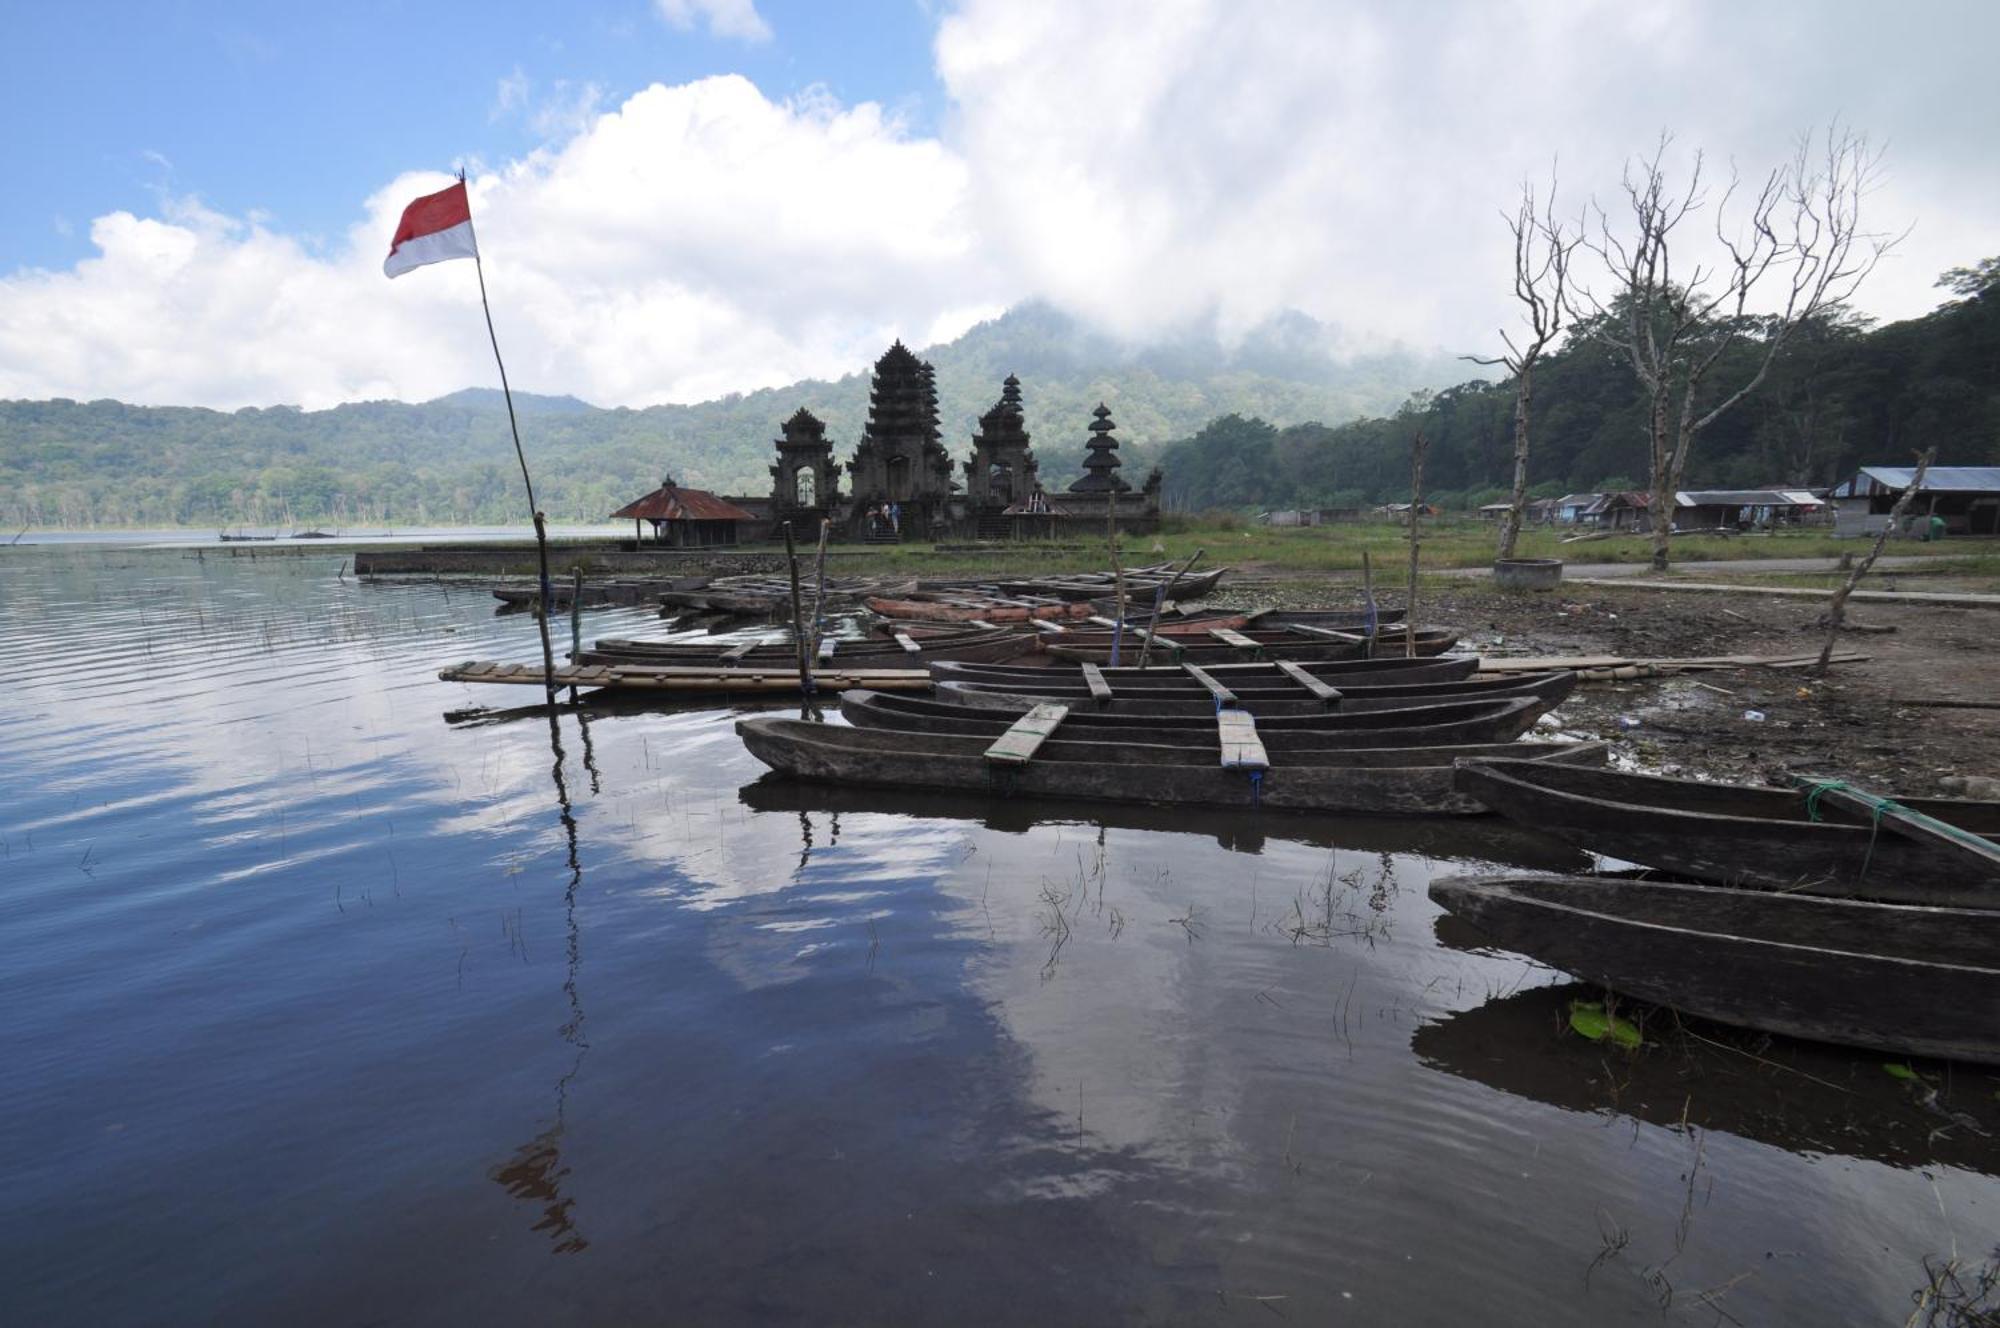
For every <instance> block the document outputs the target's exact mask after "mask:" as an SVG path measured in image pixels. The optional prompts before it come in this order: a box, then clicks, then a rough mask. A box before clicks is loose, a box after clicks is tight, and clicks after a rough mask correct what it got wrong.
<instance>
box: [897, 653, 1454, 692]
mask: <svg viewBox="0 0 2000 1328" xmlns="http://www.w3.org/2000/svg"><path fill="white" fill-rule="evenodd" d="M1201 667H1202V670H1203V671H1204V672H1206V673H1207V674H1208V675H1209V676H1210V677H1212V678H1216V679H1218V680H1219V681H1221V682H1223V683H1225V684H1226V685H1228V686H1229V687H1232V688H1233V687H1235V686H1237V685H1238V684H1239V683H1241V684H1244V685H1246V686H1254V685H1257V684H1260V683H1262V684H1275V683H1280V682H1283V681H1285V679H1286V678H1287V677H1288V676H1289V675H1288V674H1287V673H1286V671H1285V670H1283V669H1280V668H1279V667H1278V665H1277V662H1276V661H1274V660H1265V661H1262V662H1259V663H1227V664H1204V665H1202V666H1201ZM1299 668H1300V669H1301V670H1302V671H1304V672H1306V673H1309V674H1311V675H1312V676H1313V677H1315V678H1319V679H1321V680H1323V681H1325V682H1328V683H1331V684H1332V685H1333V686H1335V687H1347V686H1350V685H1360V684H1363V683H1378V682H1379V683H1386V682H1399V683H1405V682H1409V683H1417V682H1456V681H1458V680H1459V679H1461V678H1469V677H1471V676H1472V675H1473V674H1474V673H1475V672H1477V671H1478V669H1479V661H1478V660H1477V659H1476V658H1474V657H1472V656H1470V655H1460V656H1454V657H1452V658H1449V659H1445V658H1439V657H1436V656H1433V657H1430V658H1425V657H1423V656H1418V657H1417V658H1415V659H1405V658H1403V657H1402V656H1400V655H1398V656H1395V657H1393V658H1390V659H1346V660H1340V659H1334V660H1306V661H1303V662H1300V663H1299ZM1098 672H1099V674H1100V675H1101V676H1102V677H1103V678H1104V681H1105V682H1106V684H1108V685H1109V686H1110V687H1111V689H1112V693H1113V695H1116V696H1124V695H1126V694H1128V692H1129V691H1130V690H1132V689H1135V688H1140V689H1143V688H1152V687H1165V688H1168V689H1177V688H1184V687H1186V686H1187V685H1188V684H1189V682H1191V681H1192V678H1191V675H1190V674H1189V673H1188V671H1187V670H1186V669H1184V668H1182V667H1181V666H1180V665H1178V664H1154V665H1151V666H1150V667H1147V668H1143V669H1141V668H1138V667H1136V666H1126V667H1120V668H1103V669H1099V670H1098ZM931 676H932V677H934V678H936V679H937V680H938V681H939V682H980V683H1011V682H1016V681H1019V680H1021V679H1026V680H1028V681H1030V682H1033V683H1037V684H1062V683H1068V684H1070V685H1072V686H1082V685H1083V684H1084V672H1083V669H1082V667H1081V666H1080V665H1077V664H1045V665H1037V664H961V663H951V662H949V661H947V662H943V663H939V664H934V665H932V666H931Z"/></svg>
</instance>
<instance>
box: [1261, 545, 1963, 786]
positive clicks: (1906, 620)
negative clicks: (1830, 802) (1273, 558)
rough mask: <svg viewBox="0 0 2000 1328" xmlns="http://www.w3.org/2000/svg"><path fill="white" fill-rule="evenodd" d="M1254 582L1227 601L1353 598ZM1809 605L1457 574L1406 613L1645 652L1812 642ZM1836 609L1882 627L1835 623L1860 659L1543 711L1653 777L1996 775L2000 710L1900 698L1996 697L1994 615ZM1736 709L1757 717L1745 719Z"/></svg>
mask: <svg viewBox="0 0 2000 1328" xmlns="http://www.w3.org/2000/svg"><path fill="white" fill-rule="evenodd" d="M1265 577H1266V578H1267V579H1265V580H1264V581H1263V583H1262V584H1260V585H1257V586H1256V587H1255V593H1254V594H1246V592H1245V590H1244V589H1243V588H1240V587H1239V588H1235V589H1234V591H1233V595H1232V597H1233V598H1236V599H1238V600H1239V601H1240V600H1242V599H1245V598H1253V599H1255V601H1256V602H1257V603H1260V604H1263V603H1271V604H1287V605H1304V604H1306V603H1309V602H1310V603H1316V604H1320V605H1330V606H1334V607H1350V606H1351V605H1352V604H1353V602H1354V599H1355V595H1354V592H1353V591H1352V589H1351V588H1350V587H1347V586H1338V587H1330V586H1329V585H1328V583H1327V580H1326V578H1324V577H1313V578H1308V577H1288V576H1284V575H1281V574H1269V573H1267V574H1265ZM1400 598H1401V596H1400V592H1399V593H1398V594H1397V596H1396V599H1397V601H1400ZM1821 613H1822V606H1821V605H1820V604H1819V603H1818V602H1816V601H1810V600H1794V599H1783V598H1777V597H1771V596H1760V595H1756V594H1748V593H1746V594H1742V595H1729V594H1719V593H1718V594H1703V595H1690V594H1676V593H1673V592H1669V591H1646V590H1625V589H1612V588H1609V587H1601V586H1592V587H1589V588H1587V589H1586V588H1584V587H1572V588H1569V589H1567V590H1561V591H1556V592H1554V593H1551V594H1544V595H1503V594H1500V593H1498V592H1495V591H1494V590H1492V589H1491V588H1490V587H1489V586H1487V585H1484V584H1481V583H1478V582H1474V581H1464V582H1434V583H1429V584H1426V585H1425V586H1424V588H1423V589H1422V590H1421V592H1420V600H1419V615H1418V616H1419V617H1420V618H1421V619H1422V620H1423V621H1424V622H1426V623H1434V624H1438V625H1442V626H1449V627H1452V628H1455V629H1456V630H1457V631H1458V632H1459V633H1460V636H1461V639H1462V641H1463V643H1464V644H1465V645H1468V646H1472V647H1474V648H1477V649H1478V650H1480V651H1481V652H1482V653H1488V654H1509V655H1598V654H1605V655H1623V656H1631V657H1639V658H1645V657H1655V656H1658V657H1685V656H1696V655H1742V654H1758V655H1777V654H1796V653H1802V652H1806V651H1817V649H1818V648H1819V646H1820V644H1821V643H1822V642H1823V641H1824V640H1825V637H1826V634H1825V631H1824V629H1823V628H1821V627H1819V626H1818V622H1819V618H1820V615H1821ZM1849 618H1850V620H1851V621H1854V622H1858V623H1862V624H1866V625H1870V626H1879V627H1891V628H1894V629H1895V630H1894V631H1891V632H1882V633H1863V632H1843V633H1842V635H1841V641H1840V648H1841V649H1844V650H1850V651H1855V652H1858V653H1861V654H1864V655H1867V656H1868V659H1867V660H1866V661H1865V662H1863V663H1859V664H1841V665H1835V666H1834V667H1833V668H1832V669H1831V670H1830V671H1829V673H1828V674H1827V676H1826V677H1825V678H1817V677H1814V676H1812V674H1811V672H1810V671H1809V670H1806V671H1801V670H1773V669H1735V670H1725V671H1719V672H1712V673H1699V674H1691V675H1685V676H1682V677H1677V678H1661V679H1652V680H1645V681H1639V682H1631V683H1618V684H1609V685H1595V686H1588V687H1583V688H1579V689H1578V691H1577V693H1576V695H1575V697H1573V698H1572V699H1571V700H1570V701H1569V702H1567V703H1565V704H1564V705H1563V707H1562V708H1561V709H1560V710H1559V711H1558V712H1556V715H1555V719H1556V720H1557V721H1559V722H1560V723H1561V725H1562V727H1563V728H1564V729H1565V730H1567V731H1569V732H1574V733H1580V734H1587V735H1590V736H1594V737H1603V738H1606V739H1608V740H1611V741H1613V742H1615V743H1616V744H1617V747H1618V750H1619V752H1620V754H1621V756H1622V757H1623V758H1625V759H1629V760H1631V761H1633V762H1635V763H1637V764H1640V765H1643V766H1645V767H1648V768H1652V769H1657V770H1661V771H1663V772H1667V773H1675V772H1680V771H1688V772H1694V773H1699V774H1703V775H1709V776H1713V777H1718V778H1728V779H1735V780H1747V781H1753V782H1754V781H1767V782H1771V783H1782V782H1787V781H1788V779H1789V776H1790V775H1791V774H1792V773H1794V772H1810V773H1814V774H1825V775H1834V776H1839V777H1842V778H1847V779H1851V780H1853V781H1854V782H1855V783H1857V784H1861V785H1863V786H1864V787H1878V788H1881V789H1884V790H1890V791H1894V792H1897V793H1902V794H1906V795H1919V794H1927V793H1938V792H1941V791H1943V790H1942V788H1941V786H1940V782H1939V781H1940V780H1943V779H1945V778H1947V777H1950V776H1953V775H1977V776H1987V777H1995V778H2000V710H1939V709H1929V708H1919V707H1915V706H1909V705H1905V704H1899V703H1901V702H1904V701H1907V700H1910V699H1919V700H1923V699H1946V698H1948V699H1954V700H1981V701H2000V667H1996V664H1995V662H1994V656H1993V654H1992V653H1991V652H1992V649H1993V646H1994V642H1995V638H1996V635H2000V612H1996V611H1994V610H1987V609H1971V610H1968V609H1952V608H1943V607H1936V606H1924V605H1902V604H1878V603H1870V604H1865V605H1855V606H1854V607H1853V609H1852V610H1851V612H1850V613H1849ZM1750 711H1754V712H1757V713H1759V714H1761V715H1762V716H1763V718H1762V719H1761V720H1760V719H1750V718H1746V712H1750ZM1621 718H1623V719H1626V720H1629V721H1636V727H1629V728H1628V727H1625V726H1623V725H1621V723H1620V720H1621Z"/></svg>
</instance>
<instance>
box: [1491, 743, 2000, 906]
mask: <svg viewBox="0 0 2000 1328" xmlns="http://www.w3.org/2000/svg"><path fill="white" fill-rule="evenodd" d="M1455 784H1456V786H1457V787H1458V788H1459V789H1460V790H1461V791H1462V792H1465V793H1468V794H1470V795H1472V796H1473V797H1475V798H1478V799H1479V800H1480V801H1481V802H1483V803H1485V804H1486V805H1487V806H1489V807H1491V808H1493V809H1494V810H1495V811H1497V812H1500V813H1501V814H1502V815H1504V816H1509V817H1512V818H1513V819H1515V820H1518V821H1520V822H1522V823H1523V824H1527V825H1533V826H1537V827H1539V828H1541V829H1545V830H1547V831H1549V832H1550V833H1551V834H1556V835H1560V836H1562V837H1563V838H1564V839H1567V840H1569V841H1570V842H1571V843H1573V844H1575V845H1577V846H1578V847H1579V848H1582V849H1585V850H1588V851H1589V852H1592V853H1602V854H1606V855H1608V856H1611V857H1617V858H1623V859H1624V860H1625V861H1627V862H1637V863H1641V864H1643V865H1645V866H1648V867H1657V868H1659V869H1661V870H1663V871H1670V872H1673V873H1674V874H1676V875H1679V876H1691V877H1694V878H1696V879H1698V880H1705V881H1714V882H1716V883H1718V884H1723V885H1755V886H1768V887H1771V888H1774V889H1796V890H1803V891H1807V892H1810V893H1817V894H1862V895H1868V896H1871V897H1875V898H1882V899H1889V900H1893V901H1896V902H1900V903H1911V904H1915V903H1923V904H1949V905H1980V904H1983V905H1985V906H1987V907H1993V906H1995V905H2000V881H1996V880H1995V879H1994V878H1993V877H1992V876H1991V875H1990V874H1986V873H1982V872H1981V871H1980V870H1979V869H1978V865H1977V864H1976V863H1975V862H1973V861H1972V860H1971V859H1970V858H1968V857H1967V856H1966V855H1964V854H1961V853H1957V852H1954V851H1952V850H1951V849H1950V848H1949V847H1947V846H1945V845H1943V844H1939V843H1932V842H1929V841H1927V840H1924V839H1919V838H1914V837H1910V836H1906V835H1902V834H1897V833H1895V832H1894V831H1892V830H1890V829H1888V828H1887V827H1884V828H1883V829H1882V830H1880V831H1879V832H1878V831H1877V830H1876V828H1875V827H1874V826H1872V825H1870V824H1869V823H1868V821H1867V820H1866V819H1865V818H1864V817H1862V816H1858V815H1856V814H1855V813H1853V812H1849V811H1845V810H1843V809H1842V808H1840V807H1838V806H1835V805H1834V804H1833V803H1831V802H1828V803H1824V804H1822V805H1820V806H1819V807H1818V808H1816V809H1815V808H1813V807H1811V806H1809V805H1808V794H1807V791H1806V790H1804V789H1775V788H1751V787H1746V786H1744V785H1741V784H1711V783H1704V782H1701V781H1698V780H1692V779H1667V778H1664V777H1662V776H1659V775H1641V774H1628V773H1625V772H1623V771H1612V770H1558V769H1553V768H1544V767H1541V766H1535V765H1516V764H1515V763H1513V762H1511V761H1492V762H1482V763H1479V764H1476V765H1467V766H1466V767H1464V768H1463V769H1461V770H1460V771H1459V772H1458V775H1457V777H1456V780H1455ZM1901 805H1902V806H1903V807H1905V808H1907V809H1908V810H1910V811H1915V812H1921V813H1923V814H1925V815H1928V816H1932V817H1935V818H1937V819H1938V820H1941V821H1944V822H1947V823H1948V824H1950V825H1954V826H1957V827H1959V828H1961V829H1964V830H1969V831H1971V832H1973V833H1974V834H1977V835H1983V836H1986V837H1988V838H1991V837H1993V836H1995V835H1996V834H2000V803H1991V802H1960V801H1955V800H1950V799H1944V798H1909V799H1904V800H1902V802H1901ZM1815 811H1817V817H1815V814H1814V813H1815Z"/></svg>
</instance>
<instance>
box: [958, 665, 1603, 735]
mask: <svg viewBox="0 0 2000 1328" xmlns="http://www.w3.org/2000/svg"><path fill="white" fill-rule="evenodd" d="M1575 689H1576V675H1575V674H1574V673H1569V672H1560V673H1522V674H1515V675H1514V676H1512V677H1511V678H1504V679H1502V678H1492V679H1486V678H1469V679H1466V680H1465V681H1463V682H1438V683H1385V684H1383V685H1381V686H1375V687H1366V686H1353V685H1345V686H1342V687H1341V688H1340V689H1339V691H1340V699H1339V700H1338V701H1324V700H1320V699H1317V698H1315V697H1313V696H1310V695H1308V694H1307V693H1306V692H1305V691H1304V690H1303V689H1302V688H1300V687H1298V686H1296V685H1292V686H1285V685H1282V684H1269V685H1265V684H1261V683H1260V684H1257V685H1254V686H1253V685H1247V684H1244V683H1241V682H1237V683H1231V684H1230V685H1229V690H1230V693H1231V695H1232V696H1234V698H1235V702H1234V704H1235V705H1236V706H1238V707H1239V708H1241V709H1244V710H1248V711H1249V712H1250V713H1251V714H1253V715H1255V716H1257V721H1258V723H1260V724H1262V723H1265V722H1266V721H1267V720H1272V719H1283V718H1290V717H1297V718H1299V719H1302V720H1310V719H1311V718H1312V717H1314V716H1316V715H1327V714H1334V713H1339V714H1356V713H1359V712H1362V711H1367V710H1389V709H1395V708H1397V707H1400V706H1412V705H1437V704H1440V703H1443V702H1447V701H1496V700H1498V701H1504V700H1512V699H1513V698H1515V697H1522V696H1527V697H1534V698H1536V699H1537V700H1539V701H1540V702H1541V703H1542V709H1543V711H1544V712H1547V711H1549V710H1553V709H1554V708H1555V707H1557V706H1559V705H1561V704H1562V703H1563V702H1564V701H1565V700H1567V699H1568V697H1569V694H1570V693H1571V692H1572V691H1574V690H1575ZM1037 701H1061V702H1063V703H1064V704H1065V705H1067V706H1069V707H1070V718H1071V719H1072V720H1076V721H1079V722H1094V721H1096V720H1099V719H1103V720H1106V721H1115V722H1116V723H1119V724H1136V725H1141V726H1143V725H1145V724H1147V723H1150V722H1153V721H1164V720H1168V719H1174V720H1191V721H1197V722H1198V721H1199V720H1201V719H1205V718H1209V717H1212V716H1213V715H1214V713H1215V709H1216V706H1215V698H1214V697H1213V696H1212V695H1211V694H1209V693H1208V692H1207V691H1205V690H1203V689H1202V688H1201V687H1200V686H1198V685H1190V686H1188V687H1185V688H1179V687H1177V688H1172V689H1169V688H1164V687H1153V688H1148V689H1147V690H1145V691H1143V692H1136V693H1134V694H1132V695H1127V696H1119V695H1114V696H1113V697H1112V698H1111V699H1110V700H1108V701H1105V700H1098V699H1094V698H1093V697H1092V696H1091V694H1090V691H1089V689H1088V688H1087V687H1083V686H1074V685H1066V686H1055V687H1036V686H1034V685H1033V684H1032V683H1018V684H1009V683H999V684H991V685H985V684H975V683H957V682H947V683H940V684H939V685H938V689H937V693H936V696H935V699H933V700H929V701H926V702H925V704H926V705H932V706H947V707H949V708H951V709H953V710H957V711H963V712H965V713H967V714H973V715H981V716H983V717H985V718H988V719H990V718H992V717H993V716H994V715H995V714H1006V713H1010V712H1012V713H1019V712H1021V711H1024V710H1026V709H1027V708H1028V707H1029V706H1032V705H1033V704H1034V703H1035V702H1037Z"/></svg>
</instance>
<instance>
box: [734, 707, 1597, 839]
mask: <svg viewBox="0 0 2000 1328" xmlns="http://www.w3.org/2000/svg"><path fill="white" fill-rule="evenodd" d="M1522 704H1523V703H1522V702H1519V701H1514V702H1504V703H1501V704H1500V705H1498V706H1495V707H1493V708H1494V709H1495V710H1496V711H1505V710H1507V709H1508V708H1509V707H1518V706H1521V705H1522ZM1529 704H1532V703H1529ZM1227 714H1228V712H1225V718H1226V717H1227ZM736 731H737V733H738V734H740V735H742V738H743V742H744V745H745V746H746V747H748V748H749V749H750V753H751V755H753V756H755V757H756V758H757V759H758V760H760V761H762V762H764V764H766V765H768V766H770V767H772V768H773V769H775V770H781V771H783V772H784V773H786V774H789V775H793V776H796V777H798V778H801V779H831V780H836V781H840V782H845V783H853V784H873V785H877V786H881V787H890V788H907V787H917V788H924V787H929V788H963V789H983V790H986V791H988V792H992V793H999V794H1009V793H1013V792H1019V793H1023V794H1031V795H1037V796H1049V797H1067V798H1090V799H1111V800H1115V801H1134V802H1169V803H1199V804H1205V805H1210V806H1223V807H1273V808H1295V809H1299V810H1307V811H1337V812H1395V813H1419V814H1420V813H1425V812H1449V813H1457V814H1466V813H1475V812H1480V811H1483V810H1485V809H1484V808H1482V807H1481V806H1479V804H1478V803H1476V802H1474V801H1472V800H1471V799H1470V798H1465V797H1461V796H1459V795H1457V794H1454V793H1453V792H1452V791H1451V769H1450V766H1451V762H1452V761H1453V760H1455V759H1458V758H1460V757H1478V756H1490V755H1498V754H1500V753H1502V752H1503V751H1504V752H1506V753H1508V754H1511V755H1519V756H1530V757H1535V758H1539V759H1543V760H1555V761H1603V760H1604V759H1605V752H1606V748H1605V746H1604V744H1602V743H1494V742H1479V743H1457V744H1453V745H1449V746H1432V747H1416V746H1405V747H1360V748H1347V749H1330V748H1329V749H1316V750H1309V751H1288V752H1283V753H1280V754H1278V755H1277V757H1276V759H1275V760H1273V761H1271V762H1270V763H1269V764H1268V766H1267V767H1265V768H1252V767H1251V766H1250V765H1249V764H1248V763H1247V762H1246V763H1244V764H1242V765H1238V764H1236V763H1235V762H1232V763H1231V765H1224V764H1222V758H1221V756H1220V754H1219V753H1220V750H1221V749H1220V747H1219V746H1218V747H1216V748H1199V747H1165V746H1153V745H1148V744H1143V743H1123V742H1103V741H1094V742H1091V741H1086V742H1072V741H1066V740H1064V739H1062V738H1061V737H1060V736H1058V737H1057V738H1055V739H1052V740H1048V741H1044V742H1042V743H1040V745H1039V747H1038V748H1037V749H1036V750H1035V752H1034V755H1033V758H1032V759H1028V760H1020V761H1017V762H1014V763H1009V764H1006V765H998V764H996V763H995V762H993V761H989V760H988V759H987V751H988V749H989V748H991V747H994V746H995V745H996V744H995V743H994V742H993V741H992V740H991V739H989V738H985V737H951V736H945V735H941V734H932V733H897V732H890V731H885V730H881V729H857V728H850V727H846V726H835V725H830V724H813V723H808V722H805V721H802V720H796V719H778V718H774V717H771V716H761V715H760V716H757V717H755V718H751V719H742V720H738V721H737V723H736ZM1234 745H1235V744H1234V741H1233V740H1232V748H1233V747H1234Z"/></svg>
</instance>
